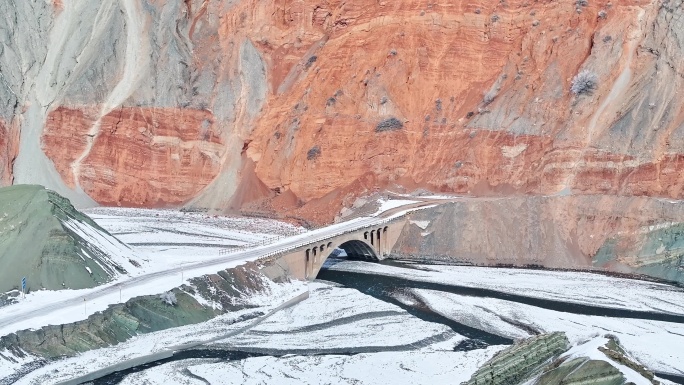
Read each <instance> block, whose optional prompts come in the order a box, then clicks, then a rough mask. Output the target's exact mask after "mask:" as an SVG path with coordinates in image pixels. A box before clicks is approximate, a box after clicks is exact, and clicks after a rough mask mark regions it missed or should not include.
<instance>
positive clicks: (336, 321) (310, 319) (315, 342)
mask: <svg viewBox="0 0 684 385" xmlns="http://www.w3.org/2000/svg"><path fill="white" fill-rule="evenodd" d="M310 291H311V292H310V296H309V299H307V300H306V301H304V302H302V303H299V304H298V305H296V306H293V307H291V308H288V309H285V310H282V311H280V312H278V313H277V314H275V315H274V316H273V317H270V318H269V319H268V320H266V321H265V322H263V323H261V324H260V325H259V326H257V327H255V328H253V329H252V330H250V331H249V332H248V333H244V334H242V335H240V336H237V337H233V338H231V339H230V340H226V341H217V342H216V343H214V344H213V345H215V346H225V345H229V346H230V347H231V348H235V347H248V348H262V349H275V350H297V349H311V350H314V351H317V350H321V349H330V350H339V349H341V350H344V349H354V350H358V349H362V348H378V347H397V346H408V345H415V346H419V345H420V344H421V343H423V341H425V340H431V342H434V340H443V339H445V338H450V337H452V336H454V335H455V333H454V332H453V331H452V330H451V329H450V328H449V327H448V326H445V325H442V324H436V323H431V322H425V321H422V320H420V319H419V318H416V317H413V316H411V315H410V314H409V313H407V312H406V311H404V310H403V309H401V308H400V307H398V306H396V305H392V304H389V303H386V302H383V301H381V300H378V299H375V298H373V297H370V296H367V295H364V294H362V293H360V292H359V291H357V290H354V289H347V288H339V287H335V288H333V287H331V286H328V285H326V284H321V283H313V284H311V285H310ZM406 330H411V333H406ZM416 344H417V345H416Z"/></svg>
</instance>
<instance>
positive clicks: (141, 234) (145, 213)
mask: <svg viewBox="0 0 684 385" xmlns="http://www.w3.org/2000/svg"><path fill="white" fill-rule="evenodd" d="M86 212H87V214H88V215H89V216H90V217H91V218H93V220H95V221H96V223H98V225H100V226H101V227H103V228H104V229H105V230H108V231H109V232H110V233H112V234H113V235H114V236H116V237H118V238H120V239H122V240H124V241H128V242H131V241H135V242H132V243H142V244H144V245H143V246H132V247H131V248H129V247H128V246H127V245H125V244H124V243H122V242H119V241H117V239H116V238H112V237H109V236H107V235H106V234H104V233H102V232H101V231H99V230H97V229H95V228H92V227H91V226H89V225H88V224H85V223H81V222H78V221H67V222H64V224H65V226H67V227H68V228H69V229H71V230H72V231H74V232H75V233H76V234H78V235H79V236H80V237H82V238H83V239H84V240H85V241H86V242H88V243H91V244H93V245H95V246H97V247H98V248H100V249H101V250H103V251H105V253H107V256H99V258H101V259H102V258H104V259H105V262H107V264H108V265H110V266H111V265H113V264H118V265H120V266H124V267H125V268H126V270H127V271H128V272H129V275H121V276H117V277H115V279H114V280H112V281H111V282H109V283H107V284H104V285H101V286H99V287H96V288H90V289H80V290H72V289H66V290H59V291H49V290H38V291H32V292H31V293H29V294H27V295H26V298H25V299H20V300H19V302H18V303H16V304H13V305H10V306H5V307H3V308H2V311H1V312H0V336H4V335H7V334H10V333H13V332H16V331H19V330H24V329H38V328H40V327H43V326H46V325H55V324H66V323H71V322H76V321H80V320H84V319H86V318H87V317H88V316H90V315H92V314H94V313H96V312H100V311H104V310H106V309H107V307H108V306H109V305H110V304H115V303H121V302H126V301H128V300H129V299H131V298H134V297H138V296H141V295H147V294H160V293H163V292H166V291H168V290H171V289H173V288H175V287H178V286H180V285H182V284H187V283H188V280H189V279H191V278H193V277H198V276H202V275H206V274H214V273H216V272H218V271H220V270H223V269H228V268H231V267H236V266H239V265H241V264H244V263H245V262H248V261H254V260H256V259H258V258H259V257H260V256H261V254H260V253H259V252H258V249H256V250H255V252H254V253H248V254H247V255H238V256H232V255H231V254H226V255H225V256H220V255H219V250H220V249H221V247H225V246H224V245H221V246H220V247H211V246H210V247H194V246H187V245H185V244H178V245H177V246H176V247H168V246H160V245H159V244H160V243H164V244H166V243H172V242H174V241H177V239H178V238H179V234H178V233H179V232H182V233H183V234H181V235H182V236H185V237H186V238H184V242H185V241H187V239H188V237H194V238H192V243H193V244H195V243H196V244H200V243H203V242H205V241H206V240H207V238H211V237H214V238H221V239H225V240H226V241H225V243H229V242H233V243H235V244H240V245H245V246H254V245H257V246H258V245H262V244H265V243H267V242H268V241H272V240H273V239H282V238H283V237H284V236H286V235H289V234H301V233H302V232H304V229H303V228H301V227H296V226H293V225H290V224H287V223H283V222H278V221H274V220H266V219H254V218H231V217H210V216H207V215H204V214H197V213H187V214H186V213H182V212H180V211H175V210H146V209H123V208H97V209H91V210H86ZM240 250H241V249H240ZM240 250H236V251H240ZM85 252H86V253H87V251H85ZM262 253H264V251H262ZM129 258H134V259H136V260H139V261H141V263H142V265H141V267H140V268H137V267H135V266H133V265H132V264H131V263H130V262H129V260H128V259H129ZM84 299H85V301H84Z"/></svg>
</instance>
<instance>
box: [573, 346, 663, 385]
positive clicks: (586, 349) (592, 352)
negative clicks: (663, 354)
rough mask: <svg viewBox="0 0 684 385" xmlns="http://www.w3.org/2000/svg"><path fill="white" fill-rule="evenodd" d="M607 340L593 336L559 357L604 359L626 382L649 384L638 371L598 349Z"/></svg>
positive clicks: (636, 384) (637, 384) (639, 384)
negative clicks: (620, 373)
mask: <svg viewBox="0 0 684 385" xmlns="http://www.w3.org/2000/svg"><path fill="white" fill-rule="evenodd" d="M608 341H609V340H608V338H605V337H599V338H593V339H591V340H589V341H587V342H585V343H583V344H581V345H577V346H574V347H572V348H571V349H570V350H569V351H568V352H566V353H565V354H563V355H561V358H566V359H567V360H572V359H573V358H579V357H588V358H589V359H591V360H596V361H606V362H608V363H609V364H611V365H613V366H614V367H616V368H617V369H618V370H619V371H620V372H622V374H623V375H624V376H625V379H626V380H627V382H632V383H634V385H651V381H649V380H647V379H646V378H644V377H643V376H642V375H640V374H639V372H637V371H635V370H634V369H632V368H630V367H628V366H625V365H622V364H620V363H618V362H616V361H613V360H611V359H610V358H608V357H607V356H606V355H605V354H604V353H603V352H601V351H600V350H598V348H599V347H601V346H606V344H607V343H608Z"/></svg>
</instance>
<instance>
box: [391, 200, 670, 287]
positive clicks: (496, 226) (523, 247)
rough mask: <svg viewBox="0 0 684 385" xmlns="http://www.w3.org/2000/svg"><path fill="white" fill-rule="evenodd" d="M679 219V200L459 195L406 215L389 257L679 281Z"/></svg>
mask: <svg viewBox="0 0 684 385" xmlns="http://www.w3.org/2000/svg"><path fill="white" fill-rule="evenodd" d="M683 216H684V205H682V204H681V202H679V201H669V200H663V199H653V198H646V197H615V196H606V195H592V196H565V197H562V196H556V197H525V196H519V197H508V198H464V199H463V200H462V202H456V203H450V204H443V205H440V206H438V207H435V208H428V209H424V210H420V211H417V212H415V213H412V214H411V215H410V218H409V221H407V223H406V225H405V226H404V229H403V230H402V234H401V236H399V238H398V241H397V244H396V245H395V247H394V249H393V254H394V256H395V257H400V258H413V257H416V258H429V259H440V260H444V261H446V262H450V263H466V264H474V265H497V264H503V265H513V266H530V265H536V266H544V267H551V268H587V269H591V268H597V269H607V270H610V271H618V272H623V273H634V274H646V275H650V276H652V277H656V278H661V279H666V280H671V281H678V282H684V251H683V250H684V249H683V247H684V246H683V245H682V244H681V242H682V241H681V238H682V235H681V234H682V231H684V226H683V225H682V222H681V218H682V217H683Z"/></svg>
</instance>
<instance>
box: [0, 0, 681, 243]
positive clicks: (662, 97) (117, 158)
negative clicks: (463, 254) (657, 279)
mask: <svg viewBox="0 0 684 385" xmlns="http://www.w3.org/2000/svg"><path fill="white" fill-rule="evenodd" d="M0 15H2V16H0V20H2V23H1V24H0V25H1V26H0V43H2V44H0V74H1V76H0V148H2V152H1V153H0V185H8V184H13V183H14V184H17V183H39V184H43V185H47V186H48V187H49V188H51V189H54V190H56V191H57V192H59V193H61V194H62V195H65V196H67V197H68V198H70V199H71V200H72V201H73V202H74V203H75V204H76V205H77V206H80V207H83V206H89V205H95V204H104V205H124V206H142V207H151V206H157V207H159V206H172V207H178V206H192V207H196V208H206V209H210V210H215V211H225V210H230V209H242V210H244V211H250V212H255V211H259V212H270V213H273V214H274V215H280V216H290V217H296V218H302V219H305V220H308V221H312V222H314V223H325V222H329V221H331V220H332V219H333V218H334V217H335V215H336V214H337V213H338V212H339V210H340V209H341V208H342V207H343V206H349V205H351V204H352V203H353V202H354V200H355V199H356V198H357V197H358V196H360V195H364V194H368V193H370V192H373V191H377V190H382V189H386V188H390V189H393V190H398V191H401V190H404V191H413V190H415V189H427V190H431V191H437V192H448V193H457V194H467V195H471V196H506V197H508V196H516V197H517V196H520V197H536V196H546V195H558V196H571V197H578V198H577V199H581V197H582V196H599V197H597V198H595V199H593V198H592V199H593V201H594V202H596V203H595V204H596V205H600V204H601V202H603V198H600V196H604V197H615V198H614V199H615V200H614V201H615V202H618V201H620V199H623V198H624V199H629V198H630V197H656V198H668V199H675V200H680V199H682V198H683V194H684V190H683V189H684V176H683V175H684V173H682V171H683V169H684V108H683V107H682V103H681V102H680V99H681V95H682V92H684V62H682V60H681V58H682V57H684V52H683V51H684V32H683V31H684V2H683V1H682V0H617V1H607V0H600V1H599V0H590V1H588V2H586V1H570V0H567V1H552V0H540V1H536V2H528V1H521V0H507V1H500V2H485V1H482V2H477V1H476V2H472V1H461V0H459V1H451V2H444V3H434V2H423V1H416V0H401V1H377V2H368V1H360V0H359V1H351V2H350V1H341V0H326V1H311V0H298V1H294V0H278V1H271V2H264V1H257V0H185V1H180V0H170V1H163V2H162V1H158V0H119V1H109V2H92V1H87V0H61V1H57V0H55V1H47V2H38V3H34V2H12V3H7V2H5V3H2V4H0ZM583 71H587V73H589V74H590V78H593V79H595V80H596V81H595V84H593V85H592V84H590V87H587V88H585V89H579V88H578V89H576V91H577V90H580V91H586V92H580V93H575V92H572V87H573V79H574V78H575V76H576V75H577V74H578V73H580V72H583ZM606 199H613V198H606ZM590 201H592V200H591V199H590ZM559 202H560V203H558V204H557V205H556V206H559V207H557V209H558V211H557V214H558V215H559V216H560V215H561V213H562V212H563V210H567V208H564V204H566V203H567V204H573V203H574V202H570V201H559ZM568 202H569V203H568ZM593 204H594V203H587V205H588V207H587V208H586V212H587V215H593V214H591V213H592V211H596V212H597V213H600V212H601V211H602V210H603V208H602V207H599V206H592V205H593ZM554 205H555V203H554ZM556 206H554V207H556ZM649 207H650V206H648V205H646V206H644V207H643V210H650V208H649ZM617 210H618V211H620V210H622V209H617ZM621 212H622V213H623V214H624V213H625V212H626V211H621ZM501 215H504V216H506V215H508V213H506V212H502V213H501ZM554 215H555V214H554ZM509 218H514V216H510V217H509ZM568 220H577V218H574V217H572V218H571V217H568ZM675 220H677V219H676V218H675ZM568 226H570V225H568ZM564 241H565V242H568V241H569V239H564ZM584 256H585V257H587V256H590V254H587V253H585V254H584Z"/></svg>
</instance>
